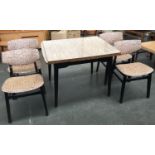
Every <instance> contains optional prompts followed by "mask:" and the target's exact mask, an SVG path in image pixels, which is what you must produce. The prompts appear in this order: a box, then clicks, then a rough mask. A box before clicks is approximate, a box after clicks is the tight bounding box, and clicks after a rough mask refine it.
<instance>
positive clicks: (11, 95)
mask: <svg viewBox="0 0 155 155" xmlns="http://www.w3.org/2000/svg"><path fill="white" fill-rule="evenodd" d="M34 67H35V71H36V73H38V74H41V70H40V69H38V68H37V64H36V62H34ZM9 68H10V76H11V77H16V76H19V75H17V74H14V73H13V69H12V65H9ZM36 73H35V74H36ZM20 76H23V75H20ZM45 93H46V91H45V85H43V86H42V87H40V88H38V90H37V91H35V92H33V91H29V93H28V92H26V93H6V92H4V95H5V102H6V109H7V117H8V123H12V117H11V110H10V103H9V100H10V99H13V100H15V99H17V98H21V97H26V96H32V95H38V94H41V96H42V99H43V104H44V109H45V115H46V116H48V109H47V103H46V99H45Z"/></svg>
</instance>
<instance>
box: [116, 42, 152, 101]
mask: <svg viewBox="0 0 155 155" xmlns="http://www.w3.org/2000/svg"><path fill="white" fill-rule="evenodd" d="M114 46H115V47H116V48H117V49H118V50H120V51H121V53H122V54H131V53H134V52H136V51H138V50H139V49H141V40H124V41H118V42H115V43H114ZM115 64H116V57H115V58H114V65H115ZM116 71H118V72H115V71H114V72H113V73H114V74H115V75H116V77H117V78H118V79H119V80H120V81H121V82H122V88H121V94H120V103H122V102H123V97H124V90H125V85H126V82H131V81H135V80H141V79H147V98H149V97H150V89H151V77H152V73H153V69H152V68H151V67H149V66H147V65H145V64H143V63H140V62H134V63H128V64H118V65H116ZM118 73H119V74H118ZM122 77H123V78H122Z"/></svg>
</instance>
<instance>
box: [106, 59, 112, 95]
mask: <svg viewBox="0 0 155 155" xmlns="http://www.w3.org/2000/svg"><path fill="white" fill-rule="evenodd" d="M112 62H113V61H112V57H111V58H109V60H108V62H107V76H108V96H110V94H111V80H112V73H113V65H112Z"/></svg>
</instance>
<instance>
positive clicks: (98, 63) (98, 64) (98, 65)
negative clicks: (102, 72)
mask: <svg viewBox="0 0 155 155" xmlns="http://www.w3.org/2000/svg"><path fill="white" fill-rule="evenodd" d="M99 67H100V62H99V61H98V62H97V68H96V72H98V70H99Z"/></svg>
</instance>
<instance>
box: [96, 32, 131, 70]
mask: <svg viewBox="0 0 155 155" xmlns="http://www.w3.org/2000/svg"><path fill="white" fill-rule="evenodd" d="M100 37H101V38H102V39H103V40H105V41H106V42H108V43H109V44H111V45H114V43H115V42H116V41H121V40H123V33H122V32H105V33H102V34H100ZM131 59H132V55H131V54H123V55H119V56H117V59H116V62H117V63H125V62H128V61H129V60H131ZM102 64H103V63H102ZM103 65H104V64H103ZM99 66H100V62H98V63H97V68H96V72H98V70H99ZM104 66H105V65H104Z"/></svg>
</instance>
